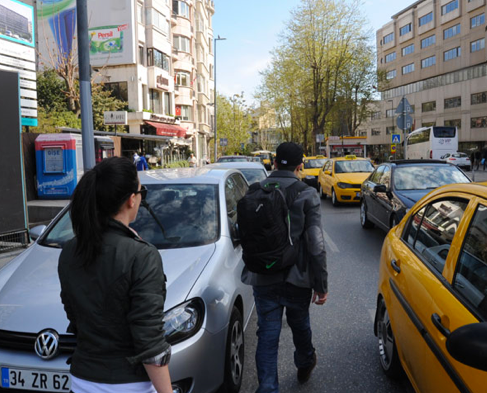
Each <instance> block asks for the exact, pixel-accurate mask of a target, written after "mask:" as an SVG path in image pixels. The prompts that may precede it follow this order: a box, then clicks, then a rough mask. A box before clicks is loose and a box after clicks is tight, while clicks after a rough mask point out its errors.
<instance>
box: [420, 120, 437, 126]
mask: <svg viewBox="0 0 487 393" xmlns="http://www.w3.org/2000/svg"><path fill="white" fill-rule="evenodd" d="M434 126H436V121H430V122H426V123H421V127H434Z"/></svg>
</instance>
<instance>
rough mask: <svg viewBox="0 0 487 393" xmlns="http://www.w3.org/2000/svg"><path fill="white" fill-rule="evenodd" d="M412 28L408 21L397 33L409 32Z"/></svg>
mask: <svg viewBox="0 0 487 393" xmlns="http://www.w3.org/2000/svg"><path fill="white" fill-rule="evenodd" d="M412 29H413V27H412V24H411V23H408V24H407V25H406V26H403V27H401V28H400V29H399V35H405V34H407V33H409V32H410V31H411V30H412Z"/></svg>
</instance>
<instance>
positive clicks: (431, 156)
mask: <svg viewBox="0 0 487 393" xmlns="http://www.w3.org/2000/svg"><path fill="white" fill-rule="evenodd" d="M432 158H433V150H430V159H432Z"/></svg>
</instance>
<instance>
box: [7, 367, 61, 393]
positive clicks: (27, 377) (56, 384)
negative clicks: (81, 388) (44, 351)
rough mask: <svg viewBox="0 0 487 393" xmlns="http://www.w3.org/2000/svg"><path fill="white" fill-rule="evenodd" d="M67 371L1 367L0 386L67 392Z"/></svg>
mask: <svg viewBox="0 0 487 393" xmlns="http://www.w3.org/2000/svg"><path fill="white" fill-rule="evenodd" d="M70 387H71V379H70V374H69V373H62V372H52V371H41V370H25V369H19V368H7V367H2V388H7V389H24V390H37V391H41V392H42V391H46V392H69V389H70Z"/></svg>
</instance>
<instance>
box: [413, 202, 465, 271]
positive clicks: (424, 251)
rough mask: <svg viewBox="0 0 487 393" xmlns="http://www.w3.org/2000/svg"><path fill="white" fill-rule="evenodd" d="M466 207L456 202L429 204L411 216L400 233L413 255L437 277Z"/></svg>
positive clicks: (462, 203)
mask: <svg viewBox="0 0 487 393" xmlns="http://www.w3.org/2000/svg"><path fill="white" fill-rule="evenodd" d="M467 205H468V202H467V201H465V200H458V199H444V200H440V201H436V202H433V203H431V204H430V205H428V206H427V207H424V208H422V209H421V210H420V211H419V212H418V213H416V214H415V215H414V216H413V218H412V219H411V220H410V223H409V226H408V228H407V230H406V231H405V233H404V240H405V241H406V242H407V243H408V244H409V246H410V247H411V248H412V249H414V250H416V252H417V254H416V255H417V256H418V257H419V258H420V259H421V260H422V261H423V262H424V263H425V264H426V265H428V266H429V267H430V268H431V269H432V270H436V271H437V272H438V273H440V274H441V273H442V272H443V267H444V266H445V261H446V258H447V256H448V252H449V251H450V245H451V243H452V240H453V237H454V236H455V233H456V231H457V229H458V224H459V223H460V220H461V219H462V217H463V213H464V212H465V209H466V208H467Z"/></svg>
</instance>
